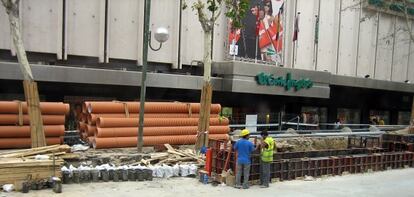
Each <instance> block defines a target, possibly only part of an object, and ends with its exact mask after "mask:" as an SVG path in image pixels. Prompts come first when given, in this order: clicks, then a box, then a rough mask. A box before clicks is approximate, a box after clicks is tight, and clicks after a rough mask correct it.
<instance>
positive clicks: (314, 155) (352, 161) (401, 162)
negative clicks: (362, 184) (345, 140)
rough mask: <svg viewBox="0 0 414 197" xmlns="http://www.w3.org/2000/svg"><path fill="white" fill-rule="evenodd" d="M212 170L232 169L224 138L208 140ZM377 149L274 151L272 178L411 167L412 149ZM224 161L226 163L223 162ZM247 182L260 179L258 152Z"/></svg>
mask: <svg viewBox="0 0 414 197" xmlns="http://www.w3.org/2000/svg"><path fill="white" fill-rule="evenodd" d="M210 147H211V149H212V158H213V159H212V162H213V163H212V172H213V173H215V174H221V173H222V172H223V171H225V170H227V168H230V169H232V171H233V172H234V170H235V169H236V157H237V154H236V153H234V152H230V154H229V151H230V150H231V147H230V143H228V142H227V141H212V142H211V146H210ZM383 151H384V149H381V148H356V149H354V148H352V149H344V150H321V151H307V152H288V153H275V154H274V161H273V163H272V164H271V177H272V179H278V180H280V181H284V180H294V179H296V178H300V177H304V176H313V177H320V176H323V175H341V174H342V173H345V172H347V173H363V172H367V171H382V170H388V169H397V168H405V167H413V164H414V153H413V152H383ZM226 161H227V163H228V164H229V165H228V166H225V165H226ZM249 179H250V180H251V181H256V180H259V179H260V155H259V154H258V153H257V152H255V153H253V154H252V165H251V170H250V177H249Z"/></svg>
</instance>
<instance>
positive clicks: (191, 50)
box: [181, 0, 204, 65]
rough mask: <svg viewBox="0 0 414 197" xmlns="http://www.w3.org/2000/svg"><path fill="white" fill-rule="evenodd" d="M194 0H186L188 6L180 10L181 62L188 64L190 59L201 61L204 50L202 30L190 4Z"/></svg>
mask: <svg viewBox="0 0 414 197" xmlns="http://www.w3.org/2000/svg"><path fill="white" fill-rule="evenodd" d="M195 1H196V0H188V1H186V2H187V5H188V8H187V9H185V10H183V11H182V29H181V61H182V62H181V63H182V64H187V65H190V64H191V61H193V60H196V61H202V60H203V52H204V42H203V40H204V37H203V36H204V32H203V29H202V28H201V25H200V22H199V21H198V16H197V15H196V12H195V11H193V10H192V9H191V7H190V6H191V5H192V4H193V2H195Z"/></svg>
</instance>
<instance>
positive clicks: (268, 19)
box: [228, 0, 285, 65]
mask: <svg viewBox="0 0 414 197" xmlns="http://www.w3.org/2000/svg"><path fill="white" fill-rule="evenodd" d="M284 1H285V0H250V10H249V12H248V13H247V15H246V18H245V19H244V20H243V28H242V29H235V28H233V27H232V25H231V21H229V31H228V32H229V36H228V43H229V44H228V46H229V48H228V49H229V54H230V55H233V56H236V57H240V58H247V59H254V60H259V61H266V62H270V63H274V64H277V65H281V64H282V51H283V50H282V49H283V36H284V35H283V26H284V24H283V21H284V19H283V16H284V14H283V13H284ZM235 49H237V51H235Z"/></svg>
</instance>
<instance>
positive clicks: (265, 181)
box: [258, 131, 276, 188]
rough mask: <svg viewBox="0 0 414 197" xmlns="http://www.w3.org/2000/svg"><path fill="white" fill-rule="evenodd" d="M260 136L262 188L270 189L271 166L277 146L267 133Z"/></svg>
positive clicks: (264, 132) (263, 132)
mask: <svg viewBox="0 0 414 197" xmlns="http://www.w3.org/2000/svg"><path fill="white" fill-rule="evenodd" d="M260 135H261V136H262V140H261V143H260V149H261V151H260V152H261V154H260V184H261V185H260V187H262V188H267V187H269V182H270V165H271V164H272V162H273V151H274V149H275V148H276V144H275V141H274V140H273V138H272V137H269V134H268V133H267V131H262V132H261V133H260ZM258 148H259V146H258Z"/></svg>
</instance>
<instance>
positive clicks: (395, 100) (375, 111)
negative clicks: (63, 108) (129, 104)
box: [0, 0, 414, 124]
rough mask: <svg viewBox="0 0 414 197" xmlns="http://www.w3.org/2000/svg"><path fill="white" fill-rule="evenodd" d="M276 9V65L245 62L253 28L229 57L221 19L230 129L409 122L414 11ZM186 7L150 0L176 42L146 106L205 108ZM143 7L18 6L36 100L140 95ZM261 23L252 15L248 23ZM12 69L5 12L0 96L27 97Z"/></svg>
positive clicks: (340, 2)
mask: <svg viewBox="0 0 414 197" xmlns="http://www.w3.org/2000/svg"><path fill="white" fill-rule="evenodd" d="M379 1H380V2H384V3H387V2H388V1H387V0H379ZM192 2H194V0H187V4H189V5H190V4H191V3H192ZM263 2H265V3H266V2H273V3H274V4H273V5H275V4H276V3H279V4H278V5H280V1H259V0H252V5H251V6H255V5H259V3H263ZM281 2H282V4H281V6H283V7H282V8H283V12H281V11H280V10H281V9H280V8H279V12H278V14H279V15H278V17H279V18H282V19H281V20H280V22H281V23H280V24H282V27H283V37H282V38H281V39H283V49H281V50H280V60H278V61H277V62H276V63H272V62H270V63H269V62H263V61H259V63H253V62H254V60H252V58H254V55H255V52H254V51H253V53H252V54H247V52H246V50H247V49H250V48H255V44H254V42H253V45H252V44H251V42H252V41H249V40H254V39H255V37H254V36H253V37H251V36H250V37H249V35H251V34H252V32H254V31H255V28H249V29H245V30H243V31H242V32H244V33H242V34H245V35H247V36H244V37H243V35H242V37H243V39H244V40H243V41H240V42H238V43H237V44H238V46H239V51H240V52H242V51H243V49H242V48H244V50H245V52H244V53H245V57H247V58H245V57H243V58H241V57H237V58H234V59H235V60H233V57H232V56H231V55H230V54H229V52H230V51H229V41H228V37H229V28H228V21H227V19H226V18H225V16H224V15H223V14H222V15H221V17H220V18H219V19H218V21H217V26H215V29H214V36H213V54H212V57H213V61H214V62H215V63H214V68H213V80H212V83H213V88H214V91H215V92H214V94H213V97H214V98H213V102H216V103H221V104H222V105H223V106H225V107H230V108H231V109H232V110H231V111H232V116H233V118H234V122H239V121H241V122H242V121H244V119H243V117H244V115H245V114H249V113H253V114H258V115H259V119H261V120H262V119H263V118H264V117H265V116H266V115H268V114H269V115H270V116H271V119H272V120H273V119H274V120H275V121H276V122H277V121H278V119H279V118H275V117H278V116H280V115H283V116H284V118H286V119H290V118H291V117H295V116H298V115H299V116H301V114H302V115H303V114H307V116H311V117H312V118H314V115H315V114H317V115H318V116H319V117H318V120H317V121H319V122H331V123H332V122H335V121H336V120H337V119H341V121H343V122H344V123H368V122H369V117H370V116H380V117H381V118H383V119H384V120H385V122H386V124H408V122H409V116H410V110H411V104H412V99H413V95H414V85H413V84H411V83H410V82H414V59H413V58H414V54H413V52H414V40H413V39H411V37H410V34H413V31H412V24H413V21H412V20H411V18H412V17H411V15H407V17H405V15H404V14H402V13H400V12H397V11H393V10H392V9H385V10H384V9H379V8H377V7H376V5H377V4H375V2H376V1H375V2H374V1H365V0H284V1H281ZM181 6H182V5H181V1H178V0H168V1H167V0H152V9H151V21H150V23H151V24H150V28H151V29H152V30H154V29H155V28H156V27H159V26H165V27H167V28H168V29H169V31H170V39H169V40H168V41H167V42H166V43H165V44H164V45H163V47H162V48H161V50H160V51H151V50H150V52H149V61H150V68H149V69H150V71H149V74H148V83H147V84H148V91H147V92H148V93H147V95H148V96H147V100H178V101H191V102H197V101H198V100H199V96H200V88H201V84H202V83H201V82H202V77H201V74H202V64H200V61H201V60H202V55H203V42H202V40H203V31H202V29H201V26H200V24H199V22H198V19H197V16H196V15H195V13H194V12H193V11H192V10H191V9H190V8H189V9H185V10H182V9H181ZM411 6H412V5H411V4H410V5H409V8H411ZM389 7H392V6H388V8H389ZM412 7H413V8H414V6H412ZM143 9H144V1H136V0H88V1H82V0H22V3H21V13H20V15H21V19H22V24H23V27H22V32H23V36H24V44H25V48H26V50H27V51H28V56H29V61H30V62H31V63H32V69H33V72H34V77H35V80H36V81H39V89H40V95H41V98H42V99H44V100H49V101H67V102H77V101H80V100H83V99H86V100H88V99H106V100H108V99H119V100H134V99H138V97H139V96H138V95H139V84H140V80H141V78H140V77H141V72H140V69H141V66H140V64H141V62H142V43H143V41H142V37H143V28H142V26H143V18H144V10H143ZM275 13H276V11H275V9H274V10H273V17H276V15H277V14H275ZM255 18H256V16H254V15H253V14H252V13H249V14H248V16H247V18H246V21H245V22H246V23H249V21H250V23H252V22H253V23H254V22H255ZM407 18H408V19H407ZM278 32H281V29H278ZM295 33H297V34H298V37H297V40H295V41H294V42H293V41H292V40H293V39H294V34H295ZM253 34H254V33H253ZM242 45H245V46H242ZM257 53H258V51H257V50H256V54H257ZM16 62H17V61H16V57H15V53H14V49H13V46H12V43H11V40H10V31H9V25H8V17H7V15H6V13H5V10H4V8H0V84H1V85H0V99H23V98H24V97H23V96H22V95H23V90H22V86H21V83H20V81H19V80H21V79H22V75H21V74H20V71H19V68H18V66H17V64H16ZM289 79H290V80H289ZM294 80H297V81H294ZM289 81H290V82H289ZM298 81H300V83H298ZM288 84H290V85H288ZM290 86H291V87H290ZM237 118H240V119H237ZM303 119H306V118H304V117H303V116H302V120H303Z"/></svg>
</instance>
